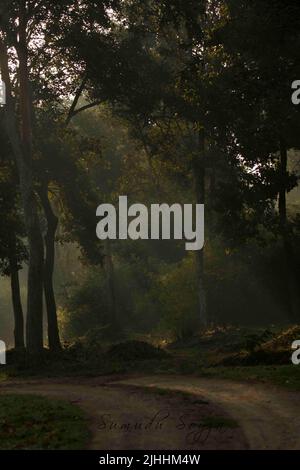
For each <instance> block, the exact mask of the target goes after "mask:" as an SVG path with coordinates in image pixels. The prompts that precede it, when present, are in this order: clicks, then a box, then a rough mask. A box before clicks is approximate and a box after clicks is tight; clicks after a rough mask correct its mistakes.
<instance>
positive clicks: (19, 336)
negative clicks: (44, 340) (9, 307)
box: [9, 256, 25, 350]
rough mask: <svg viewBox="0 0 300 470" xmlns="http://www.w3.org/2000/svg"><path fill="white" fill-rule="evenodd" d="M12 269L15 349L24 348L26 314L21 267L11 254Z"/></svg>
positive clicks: (10, 268) (11, 283) (10, 267)
mask: <svg viewBox="0 0 300 470" xmlns="http://www.w3.org/2000/svg"><path fill="white" fill-rule="evenodd" d="M9 264H10V266H9V270H10V285H11V296H12V304H13V312H14V321H15V328H14V339H15V349H17V350H24V349H25V342H24V315H23V308H22V302H21V295H20V283H19V269H18V265H17V262H16V259H15V257H14V256H11V258H10V260H9Z"/></svg>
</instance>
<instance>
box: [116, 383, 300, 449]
mask: <svg viewBox="0 0 300 470" xmlns="http://www.w3.org/2000/svg"><path fill="white" fill-rule="evenodd" d="M124 383H127V384H135V385H142V386H147V387H153V386H156V387H162V388H167V389H174V390H183V391H186V392H189V393H193V394H195V395H198V394H199V395H201V396H205V397H207V399H208V400H211V401H212V402H214V403H216V404H219V405H220V406H221V407H222V408H223V409H224V410H225V411H227V413H228V414H229V415H231V416H232V417H233V418H234V419H236V420H237V421H238V422H239V423H240V425H241V427H242V429H243V431H244V434H245V436H246V439H247V441H248V443H249V447H250V448H251V449H300V412H299V401H300V393H299V392H288V391H285V390H278V389H275V388H272V387H266V386H262V385H257V384H246V383H236V382H231V381H227V380H217V379H202V378H195V377H180V376H179V377H174V376H170V377H162V376H155V377H144V378H139V379H138V380H137V379H134V380H126V381H124Z"/></svg>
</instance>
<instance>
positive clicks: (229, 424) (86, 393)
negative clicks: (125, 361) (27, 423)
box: [0, 375, 300, 450]
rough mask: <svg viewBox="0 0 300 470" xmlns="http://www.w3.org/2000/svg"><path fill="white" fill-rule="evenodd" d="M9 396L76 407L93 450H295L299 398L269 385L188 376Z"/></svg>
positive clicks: (78, 384)
mask: <svg viewBox="0 0 300 470" xmlns="http://www.w3.org/2000/svg"><path fill="white" fill-rule="evenodd" d="M172 391H173V392H172ZM182 392H184V393H182ZM12 393H13V394H31V395H32V394H34V395H40V396H46V397H49V398H51V399H63V400H66V401H68V402H71V403H72V404H73V405H77V406H79V407H80V408H81V409H82V410H83V411H84V412H85V413H86V414H87V416H88V417H89V421H88V427H89V428H90V431H91V436H92V437H91V440H90V443H89V445H88V447H89V448H90V449H145V450H146V449H158V450H159V449H194V450H196V449H247V448H250V449H299V448H300V432H299V431H300V418H299V417H298V415H299V413H298V408H299V406H298V403H299V399H300V393H299V392H294V391H288V390H283V389H278V388H275V387H273V386H266V385H260V384H257V383H255V384H249V383H243V382H235V381H230V380H222V379H216V378H199V377H195V376H187V375H185V376H175V375H174V376H168V375H155V376H142V375H131V376H123V377H122V376H119V377H117V376H114V377H113V378H112V377H101V378H97V377H95V378H86V377H85V378H84V377H82V378H81V377H77V378H60V379H53V378H52V379H34V380H32V379H30V380H24V379H22V380H15V381H3V382H1V385H0V394H1V395H3V394H12Z"/></svg>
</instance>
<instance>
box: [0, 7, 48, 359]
mask: <svg viewBox="0 0 300 470" xmlns="http://www.w3.org/2000/svg"><path fill="white" fill-rule="evenodd" d="M21 17H22V15H20V32H19V43H18V58H19V63H20V65H19V71H20V74H19V80H20V111H21V137H20V135H19V132H18V126H17V122H16V115H15V106H14V100H13V97H12V89H11V81H10V75H9V67H8V53H7V46H6V44H5V43H4V41H3V39H2V40H0V62H1V73H2V79H3V80H4V82H5V84H6V91H7V96H6V99H7V104H6V113H5V117H6V129H7V133H8V137H9V139H10V142H11V145H12V149H13V153H14V157H15V160H16V165H17V169H18V175H19V184H20V192H21V196H22V204H23V210H24V219H25V227H26V232H27V237H28V245H29V247H28V248H29V250H28V251H29V268H28V289H27V322H26V346H27V349H28V351H29V352H30V353H32V354H38V353H40V352H41V351H42V349H43V239H42V234H41V230H40V223H39V216H38V206H37V201H36V197H35V193H34V183H33V174H32V168H31V124H30V123H31V121H30V114H31V106H30V97H29V85H28V83H29V79H28V66H27V53H26V50H27V49H26V26H25V25H24V18H21Z"/></svg>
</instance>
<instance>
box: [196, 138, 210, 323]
mask: <svg viewBox="0 0 300 470" xmlns="http://www.w3.org/2000/svg"><path fill="white" fill-rule="evenodd" d="M198 144H199V148H198V150H199V152H198V153H197V154H196V155H195V156H194V158H193V173H194V182H195V193H196V202H197V204H204V203H205V135H204V130H200V131H199V134H198ZM196 256H197V271H198V298H199V320H200V323H201V326H203V327H206V326H207V325H208V315H207V299H206V287H205V275H204V247H203V248H202V250H199V251H197V253H196Z"/></svg>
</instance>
